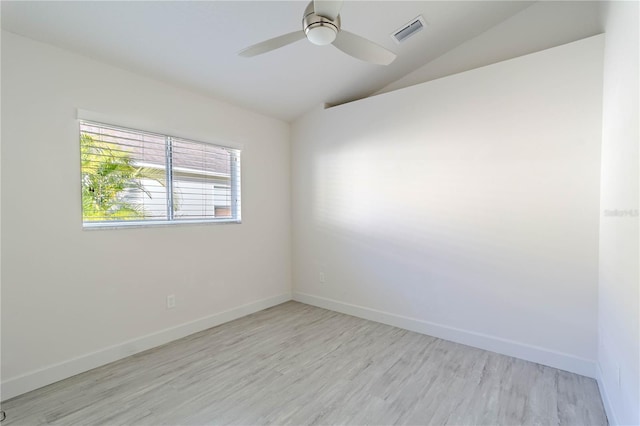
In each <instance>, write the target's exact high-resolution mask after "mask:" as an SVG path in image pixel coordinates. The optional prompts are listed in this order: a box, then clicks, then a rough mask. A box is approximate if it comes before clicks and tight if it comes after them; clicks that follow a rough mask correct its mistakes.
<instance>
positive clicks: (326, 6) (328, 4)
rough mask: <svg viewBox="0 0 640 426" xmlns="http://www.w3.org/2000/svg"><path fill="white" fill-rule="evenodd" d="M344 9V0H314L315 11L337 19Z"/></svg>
mask: <svg viewBox="0 0 640 426" xmlns="http://www.w3.org/2000/svg"><path fill="white" fill-rule="evenodd" d="M340 9H342V0H313V12H314V13H315V14H316V15H320V16H324V17H325V18H329V19H331V20H332V21H335V20H336V18H337V17H338V14H340Z"/></svg>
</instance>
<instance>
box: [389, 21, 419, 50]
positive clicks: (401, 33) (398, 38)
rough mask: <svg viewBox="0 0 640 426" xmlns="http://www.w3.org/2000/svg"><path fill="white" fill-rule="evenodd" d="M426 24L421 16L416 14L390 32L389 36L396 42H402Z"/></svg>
mask: <svg viewBox="0 0 640 426" xmlns="http://www.w3.org/2000/svg"><path fill="white" fill-rule="evenodd" d="M425 26H426V22H425V21H424V18H423V17H422V16H418V17H417V18H415V19H412V20H411V21H410V22H409V23H407V24H406V25H403V26H402V27H401V28H400V29H399V30H397V31H395V32H394V33H393V34H391V38H392V39H393V40H394V41H395V42H396V43H398V44H400V43H402V42H403V41H405V40H406V39H408V38H409V37H411V36H412V35H414V34H415V33H417V32H418V31H420V30H422V29H423V28H424V27H425Z"/></svg>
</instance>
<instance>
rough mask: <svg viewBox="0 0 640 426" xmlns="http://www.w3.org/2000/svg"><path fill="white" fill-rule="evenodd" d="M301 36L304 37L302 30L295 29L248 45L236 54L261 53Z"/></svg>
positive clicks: (250, 54) (247, 56)
mask: <svg viewBox="0 0 640 426" xmlns="http://www.w3.org/2000/svg"><path fill="white" fill-rule="evenodd" d="M303 38H305V35H304V31H295V32H293V33H289V34H284V35H281V36H278V37H274V38H270V39H269V40H265V41H263V42H261V43H258V44H254V45H253V46H249V47H247V48H245V49H242V50H241V51H239V52H238V55H240V56H243V57H245V58H250V57H252V56H256V55H261V54H263V53H266V52H269V51H271V50H275V49H278V48H279V47H282V46H286V45H287V44H291V43H295V42H296V41H298V40H302V39H303Z"/></svg>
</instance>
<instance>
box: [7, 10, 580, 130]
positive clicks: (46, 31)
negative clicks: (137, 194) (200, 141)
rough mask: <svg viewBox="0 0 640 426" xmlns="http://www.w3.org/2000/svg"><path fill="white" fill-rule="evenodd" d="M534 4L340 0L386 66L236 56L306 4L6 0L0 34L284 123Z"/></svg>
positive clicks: (279, 55) (342, 57) (335, 57)
mask: <svg viewBox="0 0 640 426" xmlns="http://www.w3.org/2000/svg"><path fill="white" fill-rule="evenodd" d="M532 3H533V2H528V1H406V2H405V1H345V2H344V5H343V7H342V11H341V13H340V15H341V18H342V27H343V28H344V29H346V30H349V31H350V32H353V33H356V34H358V35H361V36H363V37H365V38H368V39H370V40H372V41H374V42H376V43H378V44H380V45H382V46H384V47H386V48H387V49H389V50H391V51H393V52H395V53H396V54H397V59H396V60H395V61H394V62H393V63H392V64H391V65H388V66H381V65H372V64H368V63H365V62H362V61H360V60H358V59H354V58H352V57H350V56H348V55H346V54H345V53H343V52H341V51H339V50H338V49H336V48H335V47H333V46H315V45H313V44H311V43H309V42H308V41H307V40H304V39H303V40H300V41H298V42H296V43H294V44H292V45H288V46H285V47H283V48H280V49H278V50H275V51H272V52H268V53H265V54H263V55H260V56H256V57H253V58H242V57H239V56H238V55H237V52H238V51H239V50H241V49H243V48H244V47H247V46H249V45H252V44H254V43H257V42H260V41H263V40H265V39H268V38H272V37H275V36H278V35H281V34H284V33H287V32H291V31H296V30H301V25H302V24H301V19H302V14H303V12H304V9H305V7H306V6H307V2H305V1H140V2H126V1H86V2H84V1H73V2H69V1H55V2H49V1H43V2H37V1H3V2H2V6H1V7H2V9H1V11H2V28H3V29H4V30H7V31H10V32H14V33H16V34H20V35H23V36H26V37H30V38H33V39H35V40H39V41H43V42H46V43H50V44H53V45H57V46H59V47H62V48H64V49H68V50H71V51H75V52H78V53H80V54H83V55H86V56H89V57H93V58H95V59H97V60H100V61H104V62H107V63H110V64H113V65H115V66H119V67H122V68H125V69H129V70H131V71H134V72H137V73H141V74H144V75H147V76H151V77H153V78H157V79H160V80H163V81H166V82H169V83H171V84H174V85H178V86H181V87H186V88H188V89H191V90H195V91H198V92H200V93H203V94H206V95H211V96H214V97H216V98H218V99H221V100H225V101H229V102H231V103H233V104H236V105H239V106H243V107H246V108H249V109H252V110H255V111H258V112H262V113H264V114H267V115H270V116H273V117H277V118H281V119H283V120H287V121H290V120H293V119H295V118H296V117H298V116H300V115H301V114H303V113H304V112H306V111H308V110H310V109H312V108H314V107H316V106H318V105H322V104H337V103H343V102H347V101H350V100H354V99H359V98H362V97H365V96H368V95H370V94H373V93H375V92H377V91H379V90H381V89H383V88H384V87H386V86H388V85H390V84H392V83H393V82H395V81H397V80H399V79H401V78H402V77H403V76H406V75H407V74H410V73H412V72H414V71H415V70H417V69H419V68H420V67H422V66H423V65H425V64H428V63H429V62H431V61H433V60H434V59H436V58H438V57H440V56H441V55H443V54H445V53H446V52H449V51H451V50H452V49H454V48H456V47H457V46H459V45H461V44H462V43H464V42H466V41H468V40H470V39H473V38H474V37H477V36H478V35H480V34H482V33H484V32H485V31H487V30H489V29H490V28H492V27H494V26H495V25H497V24H499V23H501V22H503V21H505V20H506V19H508V18H510V17H512V16H513V15H516V14H518V13H520V12H522V11H523V10H524V9H526V8H528V7H530V6H531V5H532ZM576 4H577V3H576ZM419 15H422V16H423V17H424V19H425V21H426V23H427V26H426V28H425V29H424V30H423V31H421V32H420V33H417V34H416V35H414V36H413V37H411V38H409V39H408V40H407V41H406V42H405V43H402V44H396V42H395V41H393V40H392V38H391V37H390V35H391V33H393V32H394V31H395V30H397V29H399V28H401V27H402V26H403V25H404V24H406V23H407V22H409V21H410V20H412V19H413V18H415V17H417V16H419ZM540 31H541V32H542V31H544V28H541V29H540ZM516 51H517V49H516Z"/></svg>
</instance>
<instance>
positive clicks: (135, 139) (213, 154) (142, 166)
mask: <svg viewBox="0 0 640 426" xmlns="http://www.w3.org/2000/svg"><path fill="white" fill-rule="evenodd" d="M80 145H81V163H82V164H81V169H82V213H83V214H82V217H83V223H84V225H85V226H86V227H96V226H112V225H114V224H123V225H129V224H138V225H144V224H151V223H179V222H216V221H224V222H240V220H241V216H240V212H241V209H240V205H241V203H240V150H238V149H233V148H229V147H224V146H218V145H212V144H208V143H203V142H197V141H192V140H187V139H183V138H176V137H172V136H168V135H161V134H156V133H151V132H145V131H140V130H133V129H127V128H122V127H117V126H112V125H108V124H103V123H96V122H90V121H80Z"/></svg>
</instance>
